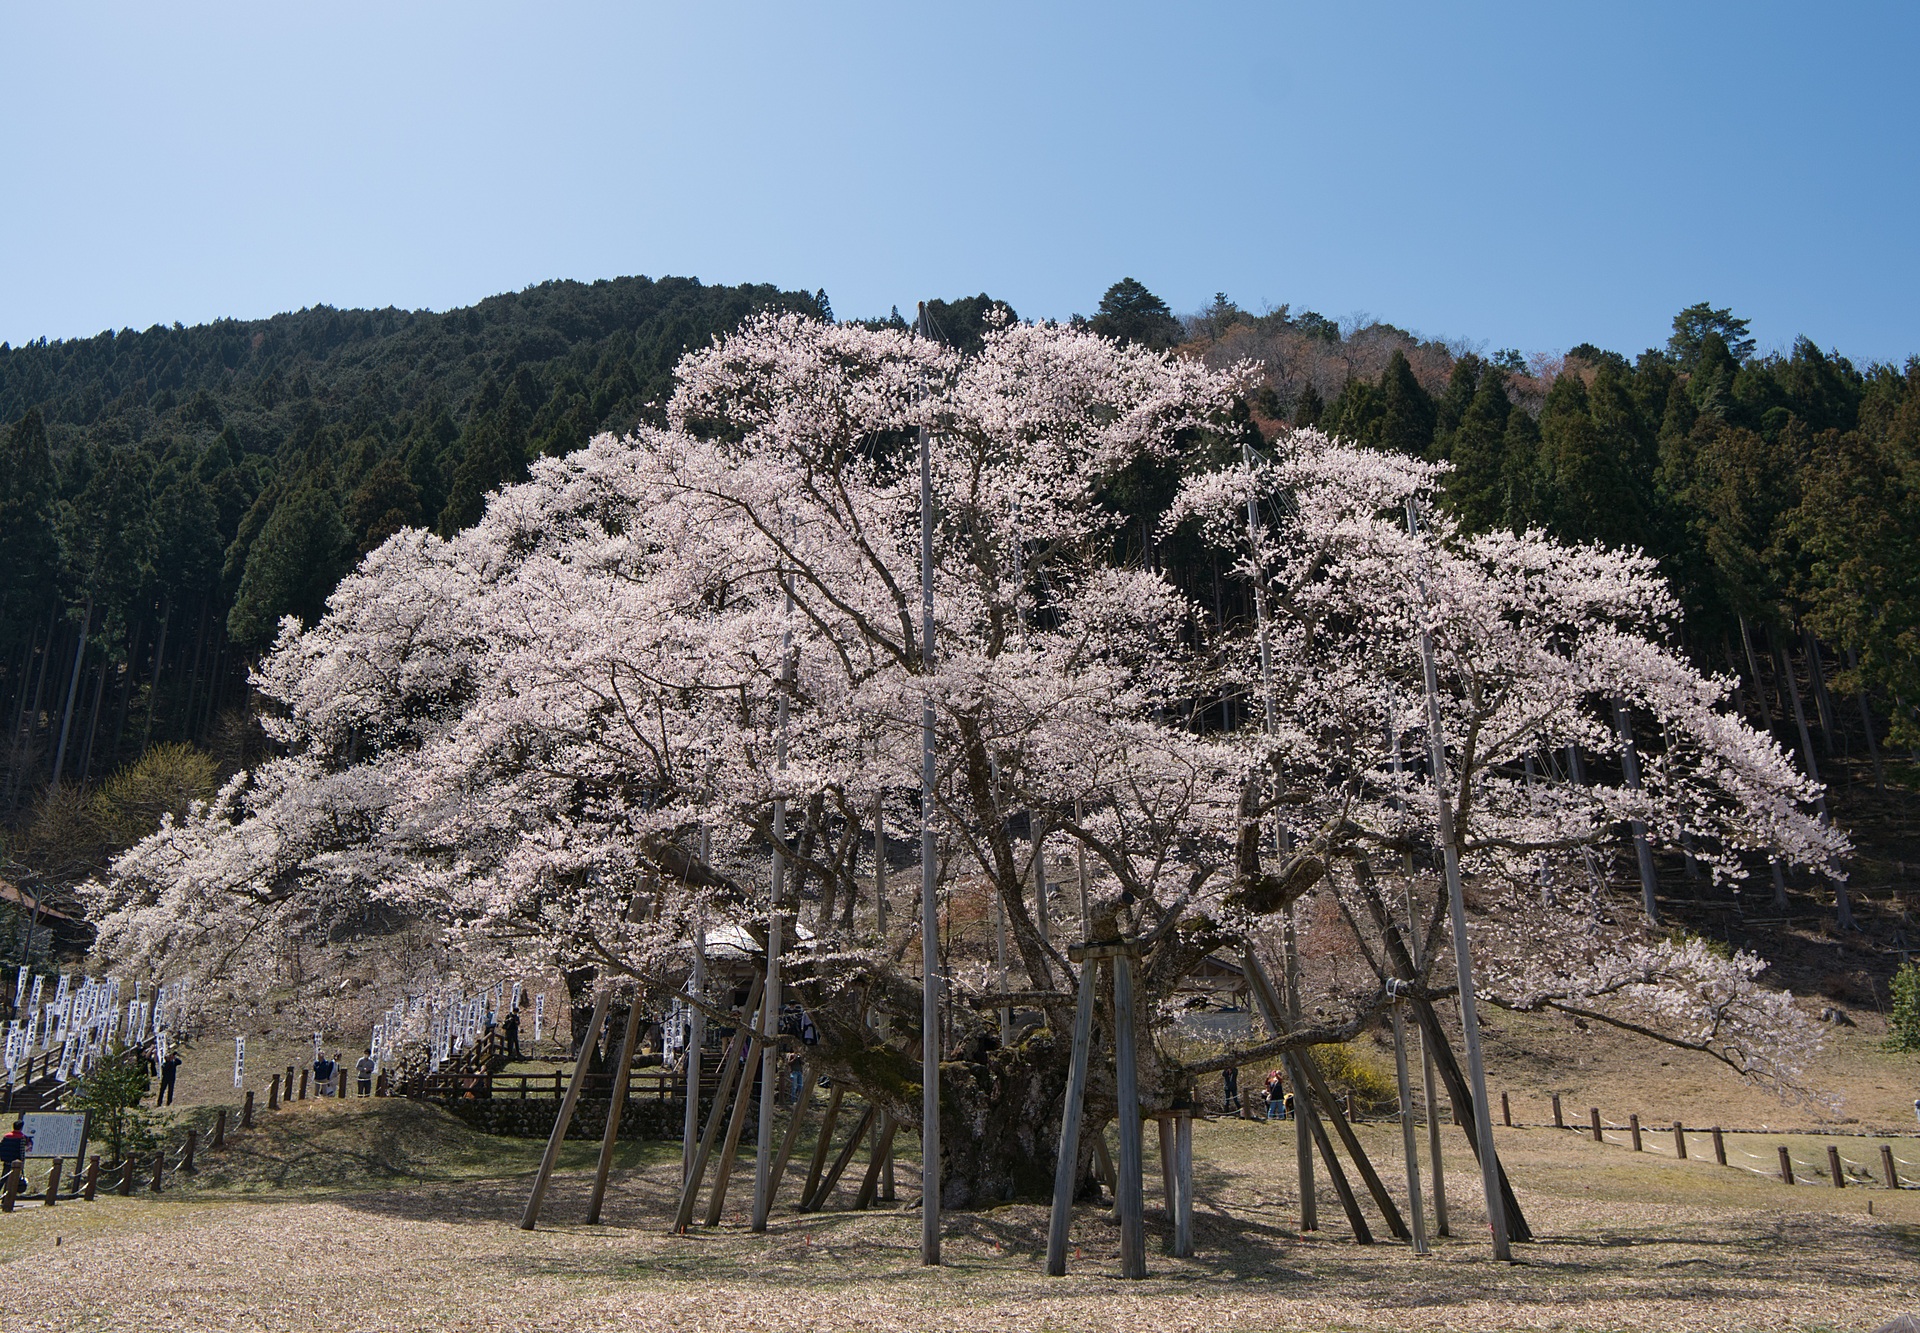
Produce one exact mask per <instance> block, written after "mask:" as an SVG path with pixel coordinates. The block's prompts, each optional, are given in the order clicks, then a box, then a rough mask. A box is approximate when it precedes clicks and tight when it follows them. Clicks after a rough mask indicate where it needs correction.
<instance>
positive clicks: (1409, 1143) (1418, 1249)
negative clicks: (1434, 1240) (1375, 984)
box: [1389, 1004, 1427, 1254]
mask: <svg viewBox="0 0 1920 1333" xmlns="http://www.w3.org/2000/svg"><path fill="white" fill-rule="evenodd" d="M1389 1013H1391V1015H1392V1016H1393V1076H1394V1082H1395V1085H1396V1088H1397V1091H1398V1092H1399V1094H1400V1147H1401V1151H1402V1152H1404V1153H1405V1154H1406V1159H1407V1211H1408V1212H1410V1213H1411V1214H1412V1215H1413V1216H1412V1222H1413V1252H1414V1253H1415V1254H1425V1253H1426V1252H1427V1222H1426V1213H1425V1210H1424V1209H1423V1208H1422V1207H1421V1201H1420V1143H1419V1138H1418V1137H1417V1136H1416V1135H1415V1134H1414V1132H1413V1087H1412V1083H1411V1081H1410V1080H1409V1079H1408V1077H1407V1025H1406V1022H1405V1020H1404V1019H1403V1018H1402V1017H1401V1015H1400V1006H1399V1005H1398V1004H1395V1005H1392V1006H1390V1008H1389Z"/></svg>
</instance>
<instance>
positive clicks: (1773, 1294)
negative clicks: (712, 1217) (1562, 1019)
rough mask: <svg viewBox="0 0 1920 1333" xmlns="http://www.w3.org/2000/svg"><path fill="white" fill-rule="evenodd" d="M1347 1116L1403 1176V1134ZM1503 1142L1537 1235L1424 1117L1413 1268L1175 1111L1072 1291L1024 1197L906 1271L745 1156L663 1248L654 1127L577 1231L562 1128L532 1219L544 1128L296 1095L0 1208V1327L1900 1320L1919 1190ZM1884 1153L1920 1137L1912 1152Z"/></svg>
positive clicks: (895, 1236)
mask: <svg viewBox="0 0 1920 1333" xmlns="http://www.w3.org/2000/svg"><path fill="white" fill-rule="evenodd" d="M1655 1067H1656V1068H1657V1066H1655ZM1695 1076H1702V1077H1711V1076H1710V1075H1695ZM1775 1106H1776V1111H1778V1109H1779V1108H1778V1107H1777V1104H1775ZM1519 1109H1520V1106H1519V1105H1518V1104H1517V1105H1516V1112H1517V1113H1518V1111H1519ZM1619 1109H1620V1111H1621V1113H1622V1114H1624V1111H1625V1110H1626V1107H1625V1106H1621V1107H1620V1108H1619ZM1654 1109H1655V1108H1652V1107H1650V1108H1649V1110H1650V1111H1652V1110H1654ZM1735 1109H1738V1108H1735ZM205 1114H206V1112H205V1110H204V1109H201V1110H199V1111H193V1112H183V1113H182V1115H183V1117H184V1116H185V1115H194V1116H204V1115H205ZM1610 1114H1611V1113H1610ZM1688 1118H1689V1119H1692V1120H1697V1121H1698V1122H1699V1123H1702V1124H1704V1123H1707V1122H1708V1120H1709V1117H1708V1116H1705V1115H1702V1114H1698V1113H1697V1112H1695V1113H1691V1114H1689V1116H1688ZM1731 1119H1732V1118H1731V1117H1729V1122H1730V1123H1731ZM1361 1132H1362V1135H1363V1137H1364V1139H1365V1140H1366V1142H1367V1146H1368V1149H1369V1151H1370V1152H1371V1153H1373V1154H1374V1155H1375V1160H1376V1162H1377V1164H1378V1165H1379V1167H1380V1169H1381V1172H1382V1174H1383V1175H1384V1176H1385V1177H1386V1179H1387V1181H1388V1183H1389V1186H1390V1188H1392V1189H1393V1190H1394V1192H1395V1193H1396V1195H1400V1194H1403V1191H1404V1175H1403V1174H1402V1171H1403V1168H1402V1164H1401V1161H1400V1156H1399V1148H1398V1144H1399V1134H1398V1131H1397V1129H1396V1128H1395V1127H1393V1126H1390V1125H1367V1126H1363V1127H1362V1131H1361ZM1657 1137H1658V1136H1650V1138H1657ZM1148 1139H1149V1145H1148V1169H1149V1172H1150V1173H1151V1172H1152V1171H1154V1170H1155V1169H1156V1162H1155V1159H1154V1156H1153V1152H1152V1148H1153V1143H1152V1139H1153V1136H1152V1135H1149V1136H1148ZM1499 1139H1500V1146H1501V1151H1502V1154H1503V1156H1504V1158H1505V1160H1506V1161H1507V1163H1508V1168H1509V1171H1510V1173H1511V1174H1512V1176H1513V1179H1514V1180H1515V1182H1516V1186H1517V1188H1518V1190H1519V1193H1520V1196H1521V1199H1522V1202H1523V1205H1524V1206H1525V1207H1526V1209H1527V1211H1528V1214H1529V1217H1530V1219H1531V1221H1532V1224H1533V1227H1534V1229H1535V1231H1536V1233H1537V1234H1538V1236H1539V1240H1538V1241H1537V1242H1536V1243H1534V1244H1531V1245H1526V1246H1521V1247H1518V1248H1517V1256H1516V1257H1517V1262H1516V1263H1514V1264H1512V1265H1510V1266H1509V1265H1503V1264H1498V1263H1495V1262H1494V1261H1493V1260H1492V1259H1491V1258H1490V1257H1489V1255H1488V1253H1487V1247H1486V1244H1485V1240H1484V1237H1485V1234H1486V1233H1485V1225H1486V1224H1485V1218H1484V1213H1483V1212H1482V1210H1481V1207H1480V1200H1479V1192H1478V1189H1477V1188H1476V1179H1477V1176H1476V1173H1475V1171H1474V1169H1473V1165H1472V1161H1471V1158H1470V1157H1469V1156H1468V1155H1467V1153H1466V1151H1465V1145H1464V1142H1463V1141H1462V1140H1461V1138H1460V1137H1459V1133H1458V1131H1456V1130H1451V1129H1449V1130H1448V1131H1447V1132H1446V1141H1447V1151H1448V1154H1449V1156H1448V1168H1449V1170H1448V1177H1447V1189H1448V1195H1449V1200H1450V1202H1451V1204H1452V1209H1453V1218H1452V1221H1453V1232H1454V1235H1453V1236H1452V1237H1451V1238H1449V1239H1446V1240H1441V1241H1439V1242H1437V1244H1436V1248H1435V1252H1434V1253H1433V1254H1432V1255H1431V1256H1429V1257H1426V1258H1417V1257H1415V1256H1414V1255H1413V1254H1411V1253H1410V1251H1409V1249H1408V1248H1407V1247H1406V1246H1404V1245H1399V1244H1394V1243H1391V1242H1383V1243H1380V1244H1376V1245H1373V1246H1367V1247H1362V1246H1358V1245H1355V1244H1353V1243H1352V1241H1351V1238H1350V1236H1349V1233H1348V1231H1347V1227H1346V1223H1345V1221H1344V1220H1343V1218H1342V1215H1341V1212H1340V1209H1339V1206H1338V1204H1337V1202H1336V1200H1335V1199H1334V1197H1333V1195H1332V1193H1331V1191H1330V1190H1326V1189H1325V1188H1324V1184H1325V1182H1324V1177H1322V1185H1323V1189H1322V1196H1323V1197H1322V1198H1321V1199H1320V1203H1319V1207H1320V1214H1321V1220H1322V1223H1323V1229H1322V1230H1321V1231H1320V1232H1319V1233H1318V1234H1317V1235H1313V1236H1310V1237H1302V1236H1301V1235H1300V1234H1299V1233H1298V1232H1297V1230H1295V1225H1296V1221H1297V1214H1296V1211H1295V1200H1294V1198H1293V1189H1292V1186H1291V1183H1290V1182H1291V1179H1292V1170H1293V1166H1292V1160H1291V1142H1292V1135H1291V1131H1290V1130H1289V1129H1287V1128H1285V1127H1282V1126H1279V1125H1274V1126H1269V1125H1265V1124H1261V1123H1253V1122H1244V1121H1230V1120H1219V1121H1212V1122H1204V1123H1201V1124H1199V1125H1197V1126H1196V1131H1195V1158H1196V1200H1197V1202H1196V1226H1195V1231H1196V1253H1195V1256H1194V1257H1193V1258H1192V1259H1187V1260H1175V1259H1172V1258H1169V1257H1167V1256H1166V1255H1165V1254H1164V1253H1162V1252H1161V1250H1160V1237H1161V1236H1162V1235H1163V1233H1164V1224H1163V1219H1162V1218H1161V1217H1160V1215H1159V1212H1158V1210H1157V1208H1155V1207H1153V1205H1154V1204H1155V1202H1156V1200H1157V1196H1158V1192H1157V1188H1155V1187H1154V1185H1153V1183H1152V1182H1151V1180H1150V1182H1149V1189H1148V1201H1149V1205H1150V1208H1149V1226H1150V1236H1151V1238H1150V1241H1149V1265H1150V1268H1151V1270H1152V1273H1151V1276H1150V1277H1149V1278H1148V1280H1146V1281H1144V1282H1138V1283H1123V1282H1121V1281H1120V1280H1118V1279H1117V1277H1116V1276H1115V1274H1116V1273H1117V1271H1118V1263H1117V1243H1118V1235H1117V1229H1116V1228H1115V1227H1114V1226H1113V1225H1112V1224H1111V1223H1110V1222H1109V1221H1108V1220H1107V1219H1106V1217H1105V1215H1104V1213H1103V1211H1102V1210H1101V1209H1099V1208H1097V1207H1093V1206H1088V1207H1084V1208H1082V1209H1080V1210H1079V1211H1078V1213H1077V1215H1076V1220H1075V1250H1074V1256H1073V1260H1072V1270H1073V1272H1072V1275H1071V1276H1070V1277H1068V1278H1066V1279H1064V1280H1049V1279H1047V1278H1046V1277H1044V1276H1043V1275H1042V1266H1043V1265H1042V1260H1043V1253H1044V1248H1045V1228H1046V1214H1045V1209H1044V1208H1043V1207H1041V1206H1038V1205H1033V1204H1012V1205H1008V1206H1005V1207H1001V1208H997V1209H994V1210H991V1211H987V1212H982V1213H974V1214H961V1215H951V1216H950V1219H949V1220H950V1226H949V1228H948V1240H947V1243H946V1255H945V1257H946V1259H947V1265H946V1266H945V1267H944V1268H942V1269H940V1270H938V1271H936V1272H928V1271H924V1270H922V1269H921V1268H920V1267H919V1265H918V1262H917V1249H916V1246H917V1241H918V1233H919V1221H918V1214H917V1212H914V1211H911V1210H908V1211H897V1210H891V1211H884V1212H882V1211H875V1212H871V1213H853V1212H850V1211H844V1208H845V1201H846V1199H847V1197H848V1195H849V1193H850V1191H849V1190H848V1189H847V1187H846V1186H844V1185H843V1187H842V1191H841V1195H840V1198H839V1201H838V1207H830V1208H829V1209H828V1210H827V1211H825V1212H823V1213H817V1214H813V1215H810V1216H804V1217H803V1216H799V1215H797V1214H795V1213H793V1212H792V1211H791V1207H790V1205H791V1202H792V1198H793V1189H794V1186H793V1185H792V1184H791V1183H789V1186H788V1190H787V1193H786V1195H785V1200H784V1201H785V1203H786V1204H788V1205H789V1206H788V1207H783V1208H781V1209H779V1210H777V1211H776V1215H775V1219H774V1222H773V1225H772V1226H771V1228H770V1229H769V1231H768V1232H767V1233H766V1234H765V1235H762V1236H755V1235H752V1234H750V1233H749V1232H748V1230H747V1227H746V1224H745V1217H744V1210H745V1208H746V1206H747V1203H748V1200H749V1198H750V1194H751V1185H750V1182H749V1179H748V1176H747V1174H746V1172H745V1171H744V1170H742V1171H741V1172H740V1173H739V1174H738V1175H737V1177H736V1180H735V1183H734V1187H733V1192H732V1195H731V1197H730V1199H729V1204H728V1209H727V1216H726V1218H725V1219H724V1220H723V1222H722V1224H721V1225H720V1226H719V1227H717V1228H715V1229H713V1230H711V1231H706V1230H699V1231H697V1234H695V1235H693V1236H690V1237H686V1238H675V1237H672V1236H670V1235H668V1234H667V1230H666V1223H667V1220H668V1218H669V1217H670V1215H671V1210H672V1198H673V1188H674V1182H675V1180H676V1179H677V1175H678V1165H679V1150H678V1146H677V1145H674V1144H632V1145H625V1146H623V1148H622V1150H621V1154H620V1161H619V1167H618V1170H617V1171H616V1174H615V1180H614V1185H613V1188H612V1191H611V1193H610V1195H609V1199H608V1204H607V1209H606V1217H607V1224H606V1225H603V1226H599V1227H592V1228H589V1227H586V1226H584V1225H581V1223H580V1219H581V1218H582V1216H583V1215H584V1212H585V1196H586V1190H587V1186H588V1181H589V1167H590V1163H591V1157H592V1153H593V1149H594V1145H592V1144H588V1143H582V1142H575V1143H570V1144H568V1145H567V1150H566V1155H565V1158H564V1160H563V1170H562V1174H561V1176H560V1177H559V1178H558V1180H557V1183H556V1187H555V1189H554V1190H553V1192H552V1195H551V1196H550V1201H549V1204H548V1207H547V1212H546V1216H545V1218H544V1219H543V1225H542V1227H541V1229H540V1230H538V1231H537V1232H534V1233H531V1234H529V1233H526V1232H523V1231H520V1230H519V1229H518V1227H517V1225H516V1223H517V1221H518V1218H519V1213H520V1209H521V1207H522V1205H523V1204H524V1202H525V1199H526V1192H527V1187H528V1181H529V1179H530V1172H531V1169H532V1166H533V1164H534V1162H535V1160H536V1158H537V1155H538V1152H539V1148H540V1145H539V1144H537V1143H534V1142H532V1141H528V1140H510V1139H492V1138H487V1137H484V1136H481V1135H477V1134H474V1133H471V1132H470V1131H468V1130H467V1129H466V1128H465V1127H464V1126H463V1125H461V1124H459V1123H458V1122H457V1121H454V1120H453V1119H452V1118H451V1117H449V1116H447V1115H445V1114H444V1113H442V1112H439V1111H437V1110H434V1109H432V1108H427V1107H421V1106H415V1105H412V1104H409V1103H405V1102H400V1101H386V1100H382V1101H374V1102H360V1101H353V1102H349V1103H347V1104H345V1105H341V1104H338V1103H329V1104H324V1105H322V1104H314V1103H307V1104H303V1105H297V1106H295V1107H293V1108H291V1109H289V1110H286V1111H282V1112H279V1113H277V1114H275V1115H272V1116H262V1118H261V1123H260V1125H259V1127H258V1128H257V1129H256V1130H254V1131H253V1132H252V1133H250V1134H246V1135H240V1136H237V1137H236V1139H235V1140H234V1142H233V1144H232V1146H231V1147H230V1148H229V1149H228V1151H227V1152H225V1153H223V1154H217V1155H215V1154H208V1155H205V1156H203V1159H202V1160H203V1163H204V1169H203V1170H202V1172H201V1173H200V1175H199V1177H198V1178H197V1179H196V1180H194V1181H192V1182H181V1187H179V1188H175V1189H170V1190H169V1191H168V1192H166V1193H164V1194H162V1195H160V1196H157V1197H155V1196H152V1195H150V1194H148V1195H136V1196H135V1197H132V1198H128V1199H121V1198H108V1197H104V1196H103V1197H102V1198H101V1199H100V1200H98V1201H96V1202H94V1203H92V1204H85V1203H63V1204H61V1205H60V1206H58V1207H56V1208H51V1209H49V1208H45V1207H43V1206H41V1205H39V1204H38V1203H36V1204H34V1205H32V1206H23V1207H22V1208H21V1209H20V1210H19V1211H17V1212H15V1213H14V1214H12V1215H11V1216H5V1217H0V1328H4V1329H6V1330H8V1333H13V1331H14V1330H39V1329H129V1330H131V1329H140V1330H153V1329H221V1330H224V1329H273V1330H281V1329H286V1330H307V1329H312V1330H328V1331H329V1333H345V1331H348V1330H361V1329H365V1330H415V1329H472V1330H490V1329H515V1330H517V1329H527V1330H578V1329H683V1330H748V1329H782V1330H785V1329H807V1330H813V1329H820V1330H829V1329H831V1330H842V1329H847V1330H861V1331H862V1333H879V1331H880V1330H887V1329H1021V1330H1027V1329H1033V1330H1045V1329H1060V1330H1066V1329H1089V1330H1098V1331H1099V1333H1120V1331H1121V1330H1132V1329H1147V1330H1153V1333H1172V1331H1173V1330H1183V1329H1380V1330H1396V1331H1399V1330H1414V1329H1448V1330H1452V1329H1536V1328H1538V1329H1569V1330H1572V1329H1607V1330H1615V1329H1620V1330H1624V1329H1648V1330H1681V1329H1832V1330H1856V1329H1857V1330H1867V1329H1871V1328H1874V1327H1875V1326H1877V1325H1878V1324H1879V1323H1881V1322H1884V1321H1885V1320H1887V1319H1889V1318H1891V1317H1893V1316H1894V1315H1896V1314H1900V1313H1904V1312H1907V1311H1910V1310H1915V1309H1920V1190H1909V1191H1904V1192H1900V1193H1894V1192H1891V1191H1888V1190H1885V1189H1864V1188H1859V1187H1857V1186H1855V1187H1853V1188H1849V1189H1847V1190H1834V1189H1832V1188H1831V1187H1830V1186H1828V1185H1826V1184H1825V1183H1824V1182H1819V1183H1816V1184H1814V1185H1799V1186H1796V1187H1792V1188H1789V1187H1787V1186H1785V1185H1783V1184H1780V1183H1777V1182H1774V1181H1770V1180H1766V1179H1763V1178H1761V1177H1759V1176H1756V1175H1753V1174H1751V1173H1749V1172H1745V1171H1739V1170H1734V1169H1730V1168H1721V1167H1717V1166H1715V1165H1713V1164H1712V1162H1711V1161H1710V1160H1709V1161H1706V1162H1701V1161H1698V1160H1692V1161H1688V1162H1684V1163H1683V1162H1679V1161H1676V1160H1674V1159H1673V1158H1672V1156H1671V1153H1670V1152H1669V1153H1668V1154H1666V1155H1664V1156H1661V1155H1656V1154H1654V1153H1652V1152H1649V1153H1645V1154H1641V1155H1639V1156H1635V1155H1634V1154H1632V1153H1631V1152H1629V1151H1628V1150H1626V1149H1625V1148H1623V1147H1619V1146H1615V1145H1612V1144H1594V1143H1592V1142H1590V1141H1587V1140H1585V1139H1583V1137H1582V1136H1581V1135H1579V1134H1578V1133H1575V1132H1571V1131H1568V1132H1555V1131H1553V1130H1550V1129H1522V1128H1516V1129H1513V1130H1502V1131H1500V1134H1499ZM1669 1141H1670V1136H1669ZM1743 1141H1744V1140H1743ZM1775 1141H1776V1140H1775V1139H1773V1138H1767V1139H1765V1140H1764V1141H1763V1142H1764V1144H1765V1146H1766V1150H1767V1151H1768V1152H1769V1153H1770V1152H1771V1145H1772V1144H1773V1143H1774V1142H1775ZM1827 1141H1837V1142H1842V1143H1844V1144H1846V1145H1848V1148H1847V1151H1848V1155H1849V1156H1850V1157H1859V1158H1861V1159H1863V1160H1870V1155H1871V1154H1872V1153H1873V1152H1876V1151H1877V1149H1876V1148H1874V1147H1873V1144H1875V1143H1877V1142H1878V1140H1868V1139H1859V1138H1841V1139H1820V1138H1817V1137H1816V1138H1809V1139H1806V1140H1805V1141H1804V1144H1801V1141H1800V1140H1795V1142H1796V1144H1801V1146H1797V1147H1796V1155H1799V1156H1802V1157H1804V1158H1806V1159H1809V1160H1811V1159H1813V1158H1815V1157H1816V1156H1818V1155H1819V1154H1820V1153H1822V1152H1824V1148H1823V1147H1821V1146H1819V1145H1822V1144H1824V1143H1825V1142H1827ZM1755 1142H1756V1143H1759V1142H1762V1141H1761V1140H1756V1141H1755ZM901 1146H902V1148H903V1149H904V1150H906V1152H907V1153H909V1154H910V1153H911V1150H912V1141H911V1140H910V1139H903V1141H902V1144H901ZM1900 1151H1901V1152H1902V1154H1903V1155H1904V1156H1906V1157H1908V1158H1914V1157H1916V1156H1920V1153H1917V1152H1916V1151H1915V1145H1914V1144H1913V1141H1912V1140H1907V1141H1906V1143H1904V1144H1903V1145H1902V1146H1901V1148H1900ZM902 1166H903V1171H902V1177H903V1178H902V1182H901V1183H902V1186H903V1188H902V1190H901V1197H902V1198H903V1199H909V1200H910V1199H911V1198H912V1197H913V1196H914V1194H915V1193H916V1191H915V1189H914V1188H913V1182H914V1171H913V1167H912V1164H911V1162H910V1161H903V1164H902ZM1402 1202H1404V1199H1403V1200H1402ZM1870 1204H1871V1212H1870V1211H1869V1205H1870ZM1376 1229H1378V1230H1381V1231H1382V1233H1383V1234H1384V1228H1376Z"/></svg>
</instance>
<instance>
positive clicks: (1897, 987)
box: [1887, 963, 1920, 1051]
mask: <svg viewBox="0 0 1920 1333" xmlns="http://www.w3.org/2000/svg"><path fill="white" fill-rule="evenodd" d="M1890 989H1891V990H1892V991H1893V1012H1892V1013H1891V1014H1890V1015H1889V1016H1888V1019H1887V1049H1888V1050H1890V1051H1920V967H1916V966H1915V965H1914V964H1912V963H1902V964H1901V965H1900V970H1899V971H1898V972H1895V973H1894V974H1893V985H1892V987H1891V988H1890Z"/></svg>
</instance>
